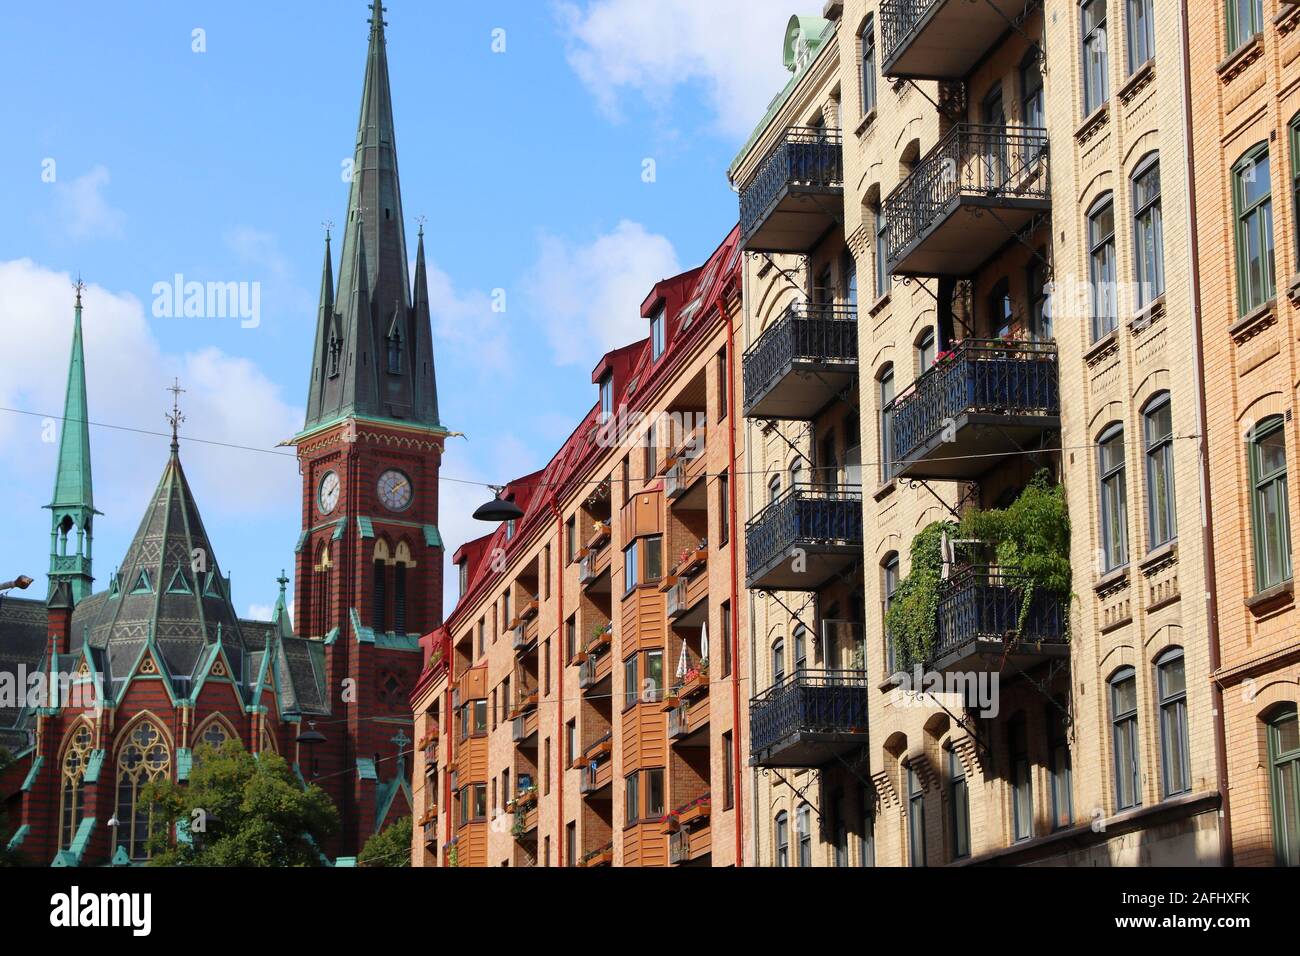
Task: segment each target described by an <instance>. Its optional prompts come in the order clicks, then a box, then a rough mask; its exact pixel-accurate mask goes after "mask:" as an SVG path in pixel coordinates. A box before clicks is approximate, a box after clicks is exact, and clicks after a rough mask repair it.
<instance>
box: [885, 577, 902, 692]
mask: <svg viewBox="0 0 1300 956" xmlns="http://www.w3.org/2000/svg"><path fill="white" fill-rule="evenodd" d="M880 569H881V576H880V593H881V594H883V595H884V596H885V601H884V605H885V606H884V610H883V612H882V615H881V619H882V622H883V621H884V620H887V619H888V617H889V606H890V605H891V604H893V603H894V592H896V591H897V590H898V552H896V551H895V552H891V553H890V554H887V555H885V562H884V564H882V565H881V566H880ZM884 632H885V662H886V664H887V665H888V668H889V673H890V674H893V673H894V672H895V671H896V670H898V667H899V664H900V663H902V662H900V661H899V660H898V655H897V653H896V651H895V647H894V636H893V635H892V634H890V633H889V628H888V627H884Z"/></svg>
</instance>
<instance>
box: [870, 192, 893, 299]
mask: <svg viewBox="0 0 1300 956" xmlns="http://www.w3.org/2000/svg"><path fill="white" fill-rule="evenodd" d="M872 215H874V216H875V219H876V289H875V291H876V298H877V299H880V298H883V297H884V295H885V293H886V292H888V291H889V272H888V270H887V268H886V257H887V256H886V253H887V242H886V239H887V231H886V222H885V215H884V212H883V211H882V210H881V208H880V206H879V205H877V206H876V207H875V208H874V209H873V210H872Z"/></svg>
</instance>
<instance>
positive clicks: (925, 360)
mask: <svg viewBox="0 0 1300 956" xmlns="http://www.w3.org/2000/svg"><path fill="white" fill-rule="evenodd" d="M934 356H935V350H934V329H926V330H925V331H924V332H922V333H921V338H920V339H919V340H918V341H917V343H916V373H917V374H918V375H924V374H925V373H926V372H927V371H929V368H930V366H931V365H933V364H934Z"/></svg>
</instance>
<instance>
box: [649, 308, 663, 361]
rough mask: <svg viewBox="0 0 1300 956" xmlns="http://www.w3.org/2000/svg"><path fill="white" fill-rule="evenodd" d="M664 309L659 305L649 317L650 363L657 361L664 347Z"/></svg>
mask: <svg viewBox="0 0 1300 956" xmlns="http://www.w3.org/2000/svg"><path fill="white" fill-rule="evenodd" d="M665 342H666V339H665V329H664V307H663V306H662V305H661V306H659V308H657V309H655V311H654V314H653V315H651V316H650V361H652V362H657V361H659V356H661V355H663V354H664V346H665Z"/></svg>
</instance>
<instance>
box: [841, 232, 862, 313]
mask: <svg viewBox="0 0 1300 956" xmlns="http://www.w3.org/2000/svg"><path fill="white" fill-rule="evenodd" d="M840 263H841V265H840V269H841V271H842V272H843V274H844V304H845V305H846V306H848V307H849V308H850V309H852V310H853V312H854V314H856V313H857V310H858V263H857V260H856V259H854V258H853V250H852V249H847V248H846V249H845V250H844V254H843V255H842V256H841V257H840Z"/></svg>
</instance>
